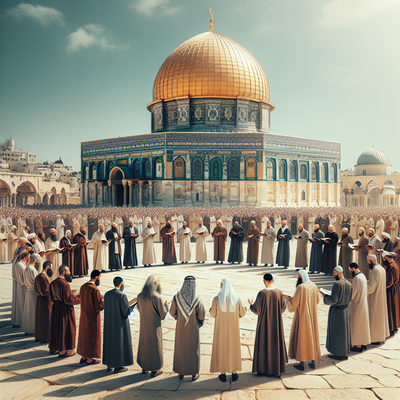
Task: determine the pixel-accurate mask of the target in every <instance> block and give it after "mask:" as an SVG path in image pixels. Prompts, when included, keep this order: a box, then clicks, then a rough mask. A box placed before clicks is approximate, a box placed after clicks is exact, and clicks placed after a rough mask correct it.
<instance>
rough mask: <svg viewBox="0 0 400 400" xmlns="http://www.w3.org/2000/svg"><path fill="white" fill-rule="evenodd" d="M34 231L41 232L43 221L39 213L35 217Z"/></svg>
mask: <svg viewBox="0 0 400 400" xmlns="http://www.w3.org/2000/svg"><path fill="white" fill-rule="evenodd" d="M35 233H36V234H38V233H43V222H42V217H41V216H40V215H38V216H37V217H36V218H35Z"/></svg>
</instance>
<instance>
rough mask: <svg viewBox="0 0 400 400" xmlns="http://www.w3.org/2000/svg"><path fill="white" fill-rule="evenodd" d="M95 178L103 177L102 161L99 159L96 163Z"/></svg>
mask: <svg viewBox="0 0 400 400" xmlns="http://www.w3.org/2000/svg"><path fill="white" fill-rule="evenodd" d="M97 179H100V180H101V179H104V162H103V161H100V162H99V163H98V164H97Z"/></svg>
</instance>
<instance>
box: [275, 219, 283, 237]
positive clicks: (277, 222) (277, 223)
mask: <svg viewBox="0 0 400 400" xmlns="http://www.w3.org/2000/svg"><path fill="white" fill-rule="evenodd" d="M281 225H282V219H281V217H280V216H279V217H278V218H277V217H275V226H274V228H275V233H276V234H278V231H279V228H280V227H281Z"/></svg>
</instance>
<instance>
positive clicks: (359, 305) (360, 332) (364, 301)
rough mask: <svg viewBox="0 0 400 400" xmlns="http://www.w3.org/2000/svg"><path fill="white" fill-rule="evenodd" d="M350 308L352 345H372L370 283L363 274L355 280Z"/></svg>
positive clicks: (352, 286) (358, 275)
mask: <svg viewBox="0 0 400 400" xmlns="http://www.w3.org/2000/svg"><path fill="white" fill-rule="evenodd" d="M349 306H350V318H349V319H350V333H351V335H350V337H351V345H352V346H366V345H368V344H370V343H371V335H370V332H369V311H368V283H367V278H366V277H365V275H364V274H363V273H362V272H360V273H359V274H357V275H356V276H355V277H354V278H353V282H352V284H351V299H350V303H349Z"/></svg>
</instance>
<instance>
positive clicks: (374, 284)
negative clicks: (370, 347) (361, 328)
mask: <svg viewBox="0 0 400 400" xmlns="http://www.w3.org/2000/svg"><path fill="white" fill-rule="evenodd" d="M368 308H369V327H370V332H371V343H373V342H384V341H385V340H386V338H387V337H389V335H390V332H389V322H388V312H387V300H386V271H385V269H384V268H383V267H382V266H381V265H379V264H376V265H375V267H374V268H373V269H372V270H370V271H369V282H368Z"/></svg>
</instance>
